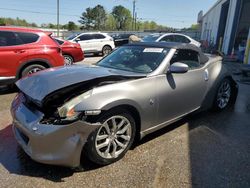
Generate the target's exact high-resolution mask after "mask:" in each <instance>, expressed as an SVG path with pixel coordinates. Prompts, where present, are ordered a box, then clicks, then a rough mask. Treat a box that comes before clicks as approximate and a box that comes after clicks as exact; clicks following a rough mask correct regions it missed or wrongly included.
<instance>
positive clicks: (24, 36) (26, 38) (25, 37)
mask: <svg viewBox="0 0 250 188" xmlns="http://www.w3.org/2000/svg"><path fill="white" fill-rule="evenodd" d="M15 35H17V36H18V37H19V39H20V40H21V41H22V44H29V43H33V42H36V41H37V40H38V39H39V35H37V34H34V33H22V32H16V33H15Z"/></svg>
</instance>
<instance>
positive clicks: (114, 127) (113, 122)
mask: <svg viewBox="0 0 250 188" xmlns="http://www.w3.org/2000/svg"><path fill="white" fill-rule="evenodd" d="M116 128H117V124H116V121H115V118H113V119H112V131H115V129H116Z"/></svg>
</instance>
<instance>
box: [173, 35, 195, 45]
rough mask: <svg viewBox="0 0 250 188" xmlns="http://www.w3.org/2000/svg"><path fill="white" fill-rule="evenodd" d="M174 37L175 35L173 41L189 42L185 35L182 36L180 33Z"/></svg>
mask: <svg viewBox="0 0 250 188" xmlns="http://www.w3.org/2000/svg"><path fill="white" fill-rule="evenodd" d="M174 37H175V42H180V43H190V42H191V41H190V40H189V39H188V38H187V37H184V36H181V35H175V36H174Z"/></svg>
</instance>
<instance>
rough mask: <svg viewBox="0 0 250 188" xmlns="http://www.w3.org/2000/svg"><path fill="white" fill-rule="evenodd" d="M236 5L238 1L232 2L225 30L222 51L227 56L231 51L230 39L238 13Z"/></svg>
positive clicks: (232, 0)
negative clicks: (236, 12)
mask: <svg viewBox="0 0 250 188" xmlns="http://www.w3.org/2000/svg"><path fill="white" fill-rule="evenodd" d="M236 3H237V0H230V5H229V10H228V17H227V23H226V29H225V34H224V40H223V41H224V42H223V45H222V51H223V52H224V53H225V54H228V51H229V42H230V37H231V34H232V29H233V21H234V15H235V11H236Z"/></svg>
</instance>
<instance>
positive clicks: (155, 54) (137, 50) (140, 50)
mask: <svg viewBox="0 0 250 188" xmlns="http://www.w3.org/2000/svg"><path fill="white" fill-rule="evenodd" d="M168 52H169V49H168V48H154V47H144V46H124V47H120V48H118V49H117V50H115V51H114V52H113V53H111V54H110V55H108V56H107V57H105V58H104V59H102V60H101V61H99V62H98V63H97V65H98V66H101V67H107V68H113V69H118V70H123V71H130V72H136V73H144V74H146V73H151V72H153V71H154V70H155V69H156V68H157V67H158V66H159V65H160V64H161V62H162V61H163V59H164V58H165V57H166V55H167V54H168Z"/></svg>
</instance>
